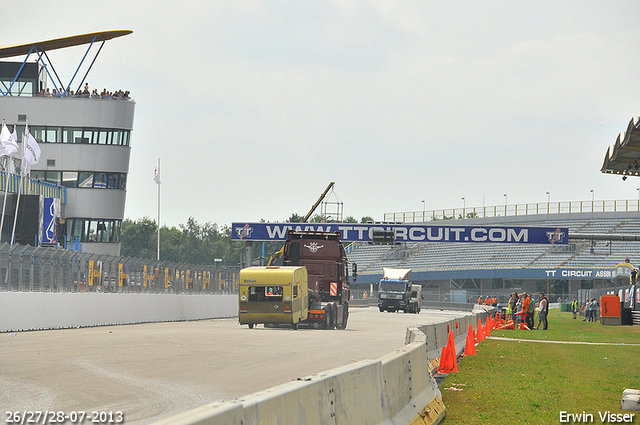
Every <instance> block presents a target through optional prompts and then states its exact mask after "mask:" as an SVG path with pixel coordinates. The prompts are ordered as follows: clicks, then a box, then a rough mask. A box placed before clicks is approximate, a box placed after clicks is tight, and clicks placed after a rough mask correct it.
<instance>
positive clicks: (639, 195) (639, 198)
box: [636, 187, 640, 201]
mask: <svg viewBox="0 0 640 425" xmlns="http://www.w3.org/2000/svg"><path fill="white" fill-rule="evenodd" d="M636 190H637V191H638V201H640V187H636Z"/></svg>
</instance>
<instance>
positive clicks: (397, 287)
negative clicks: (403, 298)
mask: <svg viewBox="0 0 640 425" xmlns="http://www.w3.org/2000/svg"><path fill="white" fill-rule="evenodd" d="M405 288H406V284H405V283H404V282H390V281H387V282H385V281H384V280H382V281H380V290H381V291H395V292H404V291H405Z"/></svg>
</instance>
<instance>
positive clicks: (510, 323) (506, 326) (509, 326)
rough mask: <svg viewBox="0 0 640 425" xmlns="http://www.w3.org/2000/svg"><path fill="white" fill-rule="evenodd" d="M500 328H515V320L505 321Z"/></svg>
mask: <svg viewBox="0 0 640 425" xmlns="http://www.w3.org/2000/svg"><path fill="white" fill-rule="evenodd" d="M498 329H514V326H513V320H509V321H508V322H505V323H503V324H502V325H500V326H498Z"/></svg>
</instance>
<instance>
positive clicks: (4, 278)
mask: <svg viewBox="0 0 640 425" xmlns="http://www.w3.org/2000/svg"><path fill="white" fill-rule="evenodd" d="M239 271H240V269H239V268H238V267H216V266H214V265H198V264H185V263H176V262H173V261H158V260H152V259H144V258H131V257H122V256H114V255H105V254H92V253H88V252H79V251H73V250H64V249H56V248H55V247H33V246H29V245H18V244H13V245H9V244H8V243H6V242H4V243H2V244H0V292H3V291H10V292H32V291H36V292H98V293H100V292H103V293H104V292H107V293H113V292H118V293H123V292H124V293H130V292H135V293H139V292H146V293H157V292H163V293H173V294H182V293H189V294H225V293H226V294H228V293H232V292H234V291H235V290H237V284H238V282H237V279H238V274H239Z"/></svg>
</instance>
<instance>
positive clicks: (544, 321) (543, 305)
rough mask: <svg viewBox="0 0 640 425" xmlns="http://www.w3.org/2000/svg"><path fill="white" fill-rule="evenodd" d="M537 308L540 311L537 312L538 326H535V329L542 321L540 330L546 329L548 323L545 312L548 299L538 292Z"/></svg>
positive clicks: (546, 312)
mask: <svg viewBox="0 0 640 425" xmlns="http://www.w3.org/2000/svg"><path fill="white" fill-rule="evenodd" d="M538 308H539V310H540V311H539V312H538V326H537V327H536V329H540V323H542V330H543V331H546V330H547V327H548V325H549V323H548V319H547V314H548V312H549V310H548V308H549V301H548V300H547V297H545V295H544V294H540V304H539V305H538Z"/></svg>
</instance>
